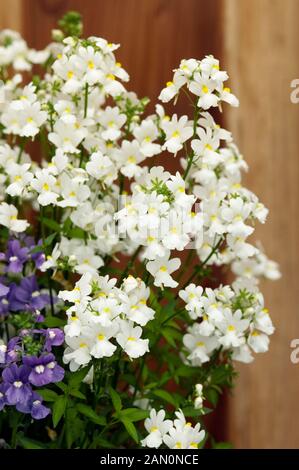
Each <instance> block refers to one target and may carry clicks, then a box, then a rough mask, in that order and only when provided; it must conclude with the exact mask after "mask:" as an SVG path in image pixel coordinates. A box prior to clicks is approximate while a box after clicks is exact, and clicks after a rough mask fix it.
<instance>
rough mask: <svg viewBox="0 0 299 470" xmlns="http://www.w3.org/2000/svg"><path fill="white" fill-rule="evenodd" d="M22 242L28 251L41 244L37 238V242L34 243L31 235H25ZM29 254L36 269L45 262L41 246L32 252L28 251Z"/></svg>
mask: <svg viewBox="0 0 299 470" xmlns="http://www.w3.org/2000/svg"><path fill="white" fill-rule="evenodd" d="M24 243H25V244H26V246H27V247H28V248H29V251H30V252H31V251H32V250H34V249H35V248H36V247H37V246H39V245H41V244H42V241H41V240H39V242H38V243H37V245H36V244H35V241H34V238H33V237H25V238H24ZM30 256H31V259H32V261H33V262H34V264H35V267H36V268H37V269H39V268H40V267H41V265H42V264H43V263H44V262H45V259H46V257H45V254H44V253H43V252H42V247H41V249H40V251H35V252H34V253H30Z"/></svg>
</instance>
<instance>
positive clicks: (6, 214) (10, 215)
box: [0, 202, 29, 232]
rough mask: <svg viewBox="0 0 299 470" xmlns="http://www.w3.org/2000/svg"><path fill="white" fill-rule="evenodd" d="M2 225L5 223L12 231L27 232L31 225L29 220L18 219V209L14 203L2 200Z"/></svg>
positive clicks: (0, 209) (0, 219) (0, 210)
mask: <svg viewBox="0 0 299 470" xmlns="http://www.w3.org/2000/svg"><path fill="white" fill-rule="evenodd" d="M0 225H4V227H7V228H8V229H9V230H11V231H12V232H25V230H26V228H27V227H29V223H28V222H27V220H22V219H18V210H17V208H16V207H15V206H14V205H13V204H7V203H6V202H1V204H0Z"/></svg>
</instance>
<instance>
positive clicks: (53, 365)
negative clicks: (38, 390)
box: [23, 353, 64, 387]
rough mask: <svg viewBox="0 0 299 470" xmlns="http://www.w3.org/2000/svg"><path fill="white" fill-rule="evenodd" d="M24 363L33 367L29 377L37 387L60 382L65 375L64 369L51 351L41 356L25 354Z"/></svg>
mask: <svg viewBox="0 0 299 470" xmlns="http://www.w3.org/2000/svg"><path fill="white" fill-rule="evenodd" d="M23 364H25V365H26V366H28V367H30V368H31V371H30V374H29V376H28V379H29V382H30V383H32V384H33V385H35V386H37V387H42V386H43V385H47V384H49V383H51V382H60V381H61V380H62V379H63V377H64V369H63V368H62V367H60V366H59V365H58V364H57V362H56V361H55V356H54V354H51V353H50V354H44V355H42V356H40V357H36V356H25V357H23Z"/></svg>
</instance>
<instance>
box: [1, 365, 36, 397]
mask: <svg viewBox="0 0 299 470" xmlns="http://www.w3.org/2000/svg"><path fill="white" fill-rule="evenodd" d="M29 374H30V368H29V367H27V366H25V365H23V366H21V367H18V366H17V365H16V364H11V365H10V366H9V367H6V369H4V371H3V372H2V379H3V382H4V384H8V387H7V390H6V400H7V404H8V405H16V404H17V403H20V404H25V403H26V402H27V401H28V400H29V399H30V397H31V394H32V389H31V386H30V384H29V382H28V377H29Z"/></svg>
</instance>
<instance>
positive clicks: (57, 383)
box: [55, 382, 67, 393]
mask: <svg viewBox="0 0 299 470" xmlns="http://www.w3.org/2000/svg"><path fill="white" fill-rule="evenodd" d="M55 385H56V387H58V388H60V390H62V391H63V392H65V393H66V392H67V385H66V384H65V383H63V382H56V383H55Z"/></svg>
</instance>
